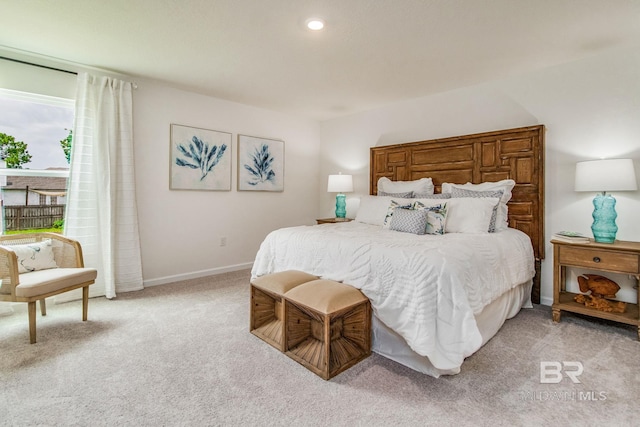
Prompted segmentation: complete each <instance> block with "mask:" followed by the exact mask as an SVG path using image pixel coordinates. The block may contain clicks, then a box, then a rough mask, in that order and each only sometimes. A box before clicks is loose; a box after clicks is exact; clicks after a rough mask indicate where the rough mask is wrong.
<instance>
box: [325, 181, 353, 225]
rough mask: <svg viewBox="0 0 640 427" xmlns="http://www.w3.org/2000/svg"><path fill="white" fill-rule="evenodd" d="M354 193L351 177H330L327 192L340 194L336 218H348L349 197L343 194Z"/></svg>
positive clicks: (337, 199)
mask: <svg viewBox="0 0 640 427" xmlns="http://www.w3.org/2000/svg"><path fill="white" fill-rule="evenodd" d="M351 191H353V178H352V176H351V175H342V173H340V174H339V175H329V182H328V184H327V192H329V193H338V194H337V195H336V218H344V217H345V216H347V202H346V200H347V196H345V195H344V194H343V193H349V192H351Z"/></svg>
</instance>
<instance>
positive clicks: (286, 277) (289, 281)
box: [251, 270, 318, 295]
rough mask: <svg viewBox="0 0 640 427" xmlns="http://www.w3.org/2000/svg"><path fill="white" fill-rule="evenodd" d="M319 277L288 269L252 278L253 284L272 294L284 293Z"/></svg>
mask: <svg viewBox="0 0 640 427" xmlns="http://www.w3.org/2000/svg"><path fill="white" fill-rule="evenodd" d="M317 278H318V276H314V275H312V274H308V273H305V272H303V271H298V270H287V271H281V272H278V273H273V274H267V275H266V276H260V277H257V278H255V279H252V280H251V284H252V285H253V286H255V287H256V288H259V289H262V290H265V291H267V292H271V293H272V294H276V295H284V294H285V293H287V292H289V291H290V290H291V289H293V288H295V287H296V286H298V285H301V284H302V283H306V282H309V281H311V280H316V279H317Z"/></svg>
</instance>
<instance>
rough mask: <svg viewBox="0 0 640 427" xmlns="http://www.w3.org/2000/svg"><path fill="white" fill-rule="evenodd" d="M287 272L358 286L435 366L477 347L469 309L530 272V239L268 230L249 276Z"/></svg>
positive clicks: (353, 228)
mask: <svg viewBox="0 0 640 427" xmlns="http://www.w3.org/2000/svg"><path fill="white" fill-rule="evenodd" d="M289 269H295V270H302V271H306V272H308V273H311V274H314V275H317V276H320V277H322V278H324V279H330V280H336V281H341V282H344V283H346V284H349V285H352V286H354V287H356V288H358V289H360V290H361V291H362V292H363V293H364V294H365V295H366V296H367V297H368V298H369V299H370V300H371V304H372V307H373V311H374V313H375V315H376V316H377V317H378V319H380V320H381V321H382V322H384V323H385V324H386V325H387V326H389V327H390V328H391V329H393V330H394V331H396V332H397V333H398V334H400V336H402V337H403V338H404V339H405V340H406V341H407V343H408V344H409V346H410V347H411V348H412V349H413V350H414V351H415V352H416V353H418V354H420V355H423V356H427V357H428V358H429V359H430V361H431V363H432V364H433V365H434V366H435V367H436V368H438V369H453V368H457V367H459V366H460V365H461V364H462V362H463V360H464V358H465V357H467V356H469V355H471V354H473V353H474V352H475V351H476V350H478V348H480V346H481V345H482V337H481V336H480V332H479V331H478V328H477V326H476V322H475V319H474V314H475V313H479V312H480V311H481V310H482V309H483V307H485V306H486V305H487V304H489V303H490V302H492V301H493V300H494V299H496V298H498V297H499V296H500V295H502V294H503V293H504V292H506V291H508V290H509V289H511V288H513V287H515V286H517V285H519V284H521V283H525V282H527V281H529V280H530V279H531V278H532V277H533V276H534V274H535V268H534V255H533V249H532V246H531V241H530V239H529V237H528V236H527V235H526V234H524V233H522V232H520V231H518V230H514V229H509V230H506V231H503V232H500V233H492V234H456V233H452V234H445V235H444V236H432V235H426V236H416V235H413V234H408V233H400V232H395V231H390V230H386V229H383V228H382V227H379V226H373V225H368V224H362V223H358V222H350V223H341V224H323V225H316V226H302V227H291V228H283V229H280V230H276V231H274V232H272V233H270V234H269V235H268V236H267V237H266V239H265V240H264V242H263V243H262V245H261V246H260V250H259V251H258V254H257V256H256V260H255V263H254V265H253V270H252V276H253V277H258V276H262V275H264V274H269V273H273V272H277V271H282V270H289Z"/></svg>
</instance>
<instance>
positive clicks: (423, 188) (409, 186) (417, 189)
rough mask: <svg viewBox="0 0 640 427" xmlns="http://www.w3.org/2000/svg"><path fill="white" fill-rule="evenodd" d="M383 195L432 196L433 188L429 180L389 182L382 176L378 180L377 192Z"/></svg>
mask: <svg viewBox="0 0 640 427" xmlns="http://www.w3.org/2000/svg"><path fill="white" fill-rule="evenodd" d="M381 191H382V192H385V193H406V192H408V191H413V192H414V193H424V194H433V191H434V186H433V181H432V180H431V178H420V179H417V180H415V181H391V180H390V179H389V178H387V177H385V176H383V177H382V178H380V179H379V180H378V192H381Z"/></svg>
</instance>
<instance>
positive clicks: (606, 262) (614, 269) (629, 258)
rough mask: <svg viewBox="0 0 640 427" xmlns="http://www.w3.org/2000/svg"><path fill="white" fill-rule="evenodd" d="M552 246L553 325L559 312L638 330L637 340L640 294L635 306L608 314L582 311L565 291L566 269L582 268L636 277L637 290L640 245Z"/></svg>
mask: <svg viewBox="0 0 640 427" xmlns="http://www.w3.org/2000/svg"><path fill="white" fill-rule="evenodd" d="M551 243H552V244H553V305H552V310H553V321H554V322H559V321H560V314H561V312H562V311H570V312H572V313H579V314H584V315H587V316H592V317H598V318H600V319H607V320H613V321H615V322H620V323H626V324H628V325H634V326H636V327H638V339H639V340H640V317H639V316H640V315H639V311H638V307H639V306H640V292H638V291H637V295H638V296H637V298H638V303H637V304H632V303H627V307H626V310H625V312H624V313H613V312H611V313H609V312H605V311H599V310H596V309H593V308H589V307H585V306H584V305H582V304H579V303H577V302H575V301H574V300H573V298H574V297H575V296H576V295H577V294H575V293H573V292H567V291H566V278H567V276H566V269H567V267H577V268H585V269H589V270H597V271H601V272H611V273H621V274H628V275H630V276H633V277H635V281H636V286H635V288H636V290H638V286H637V284H638V282H640V242H625V241H619V240H618V241H616V242H615V243H596V242H594V241H591V242H590V243H565V242H561V241H558V240H552V241H551Z"/></svg>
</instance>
